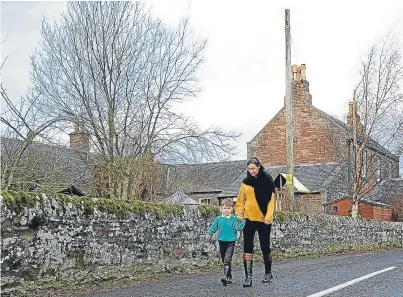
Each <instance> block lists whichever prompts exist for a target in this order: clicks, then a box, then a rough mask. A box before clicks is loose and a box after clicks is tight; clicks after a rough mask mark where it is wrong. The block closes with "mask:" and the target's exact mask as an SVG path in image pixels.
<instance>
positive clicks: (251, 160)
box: [246, 157, 262, 167]
mask: <svg viewBox="0 0 403 297" xmlns="http://www.w3.org/2000/svg"><path fill="white" fill-rule="evenodd" d="M250 164H255V165H256V166H260V167H261V166H262V164H261V163H260V161H259V159H258V158H256V157H250V158H249V159H248V162H246V166H248V165H250Z"/></svg>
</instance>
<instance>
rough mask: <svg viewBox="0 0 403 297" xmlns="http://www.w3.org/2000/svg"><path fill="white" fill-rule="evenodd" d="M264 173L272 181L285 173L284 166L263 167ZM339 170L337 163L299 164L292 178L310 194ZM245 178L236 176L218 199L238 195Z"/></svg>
mask: <svg viewBox="0 0 403 297" xmlns="http://www.w3.org/2000/svg"><path fill="white" fill-rule="evenodd" d="M265 169H266V172H267V173H269V174H270V175H271V177H272V178H273V180H274V179H275V178H276V177H277V176H278V175H279V174H280V173H285V172H286V166H268V167H265ZM338 169H339V165H338V164H337V163H323V164H301V165H295V166H294V176H295V178H297V179H298V180H299V181H300V182H301V183H302V184H303V185H304V186H305V187H307V188H308V190H310V192H321V188H322V186H326V183H329V182H330V179H332V178H333V175H334V173H335V172H336V171H337V170H338ZM245 177H246V172H245V173H243V174H240V175H238V177H237V178H236V179H234V181H233V182H232V183H231V184H229V186H227V187H226V188H224V189H223V192H222V193H221V194H220V195H219V197H234V196H237V195H238V191H239V187H240V185H241V183H242V180H243V179H244V178H245Z"/></svg>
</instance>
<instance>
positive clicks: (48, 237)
mask: <svg viewBox="0 0 403 297" xmlns="http://www.w3.org/2000/svg"><path fill="white" fill-rule="evenodd" d="M1 204H2V205H1V206H2V208H1V231H2V254H1V257H2V259H1V260H2V264H1V265H2V266H1V274H2V291H3V292H5V291H9V290H15V289H17V288H24V289H28V288H34V287H41V286H46V285H47V284H50V283H54V282H57V283H60V284H62V285H71V284H74V283H83V282H90V281H94V280H99V279H110V278H120V277H124V276H131V275H133V274H134V273H141V272H142V271H145V270H156V271H172V270H181V271H186V270H189V269H194V268H197V267H201V266H203V265H208V264H209V262H211V261H216V260H217V251H216V245H215V244H213V243H206V242H205V240H204V234H205V232H206V230H207V228H208V226H209V224H210V223H211V221H212V220H213V218H214V217H215V216H216V215H217V208H215V207H212V206H200V207H199V206H187V207H182V206H172V205H161V204H160V205H158V204H150V203H144V202H139V201H137V202H132V203H127V202H124V201H119V200H110V199H97V200H95V199H90V198H80V197H69V196H64V195H59V196H52V197H51V196H49V195H48V196H47V195H45V194H41V195H37V196H35V195H32V194H30V195H29V194H22V193H15V192H5V191H3V192H2V196H1ZM256 244H257V242H256ZM370 246H396V247H402V246H403V223H391V222H379V221H372V220H360V219H352V218H348V217H337V216H323V215H322V216H319V215H307V214H298V213H276V217H275V223H274V225H273V233H272V247H273V250H274V252H275V253H277V255H280V254H281V255H287V254H296V253H301V254H306V253H326V252H331V251H336V250H342V249H358V248H360V247H370ZM240 252H241V248H238V253H240Z"/></svg>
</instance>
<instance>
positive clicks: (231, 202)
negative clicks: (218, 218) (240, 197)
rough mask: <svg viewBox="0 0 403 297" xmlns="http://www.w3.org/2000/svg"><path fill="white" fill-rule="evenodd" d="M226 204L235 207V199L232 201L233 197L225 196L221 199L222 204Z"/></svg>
mask: <svg viewBox="0 0 403 297" xmlns="http://www.w3.org/2000/svg"><path fill="white" fill-rule="evenodd" d="M224 205H227V206H231V207H234V201H232V199H231V198H225V199H223V200H222V201H221V206H224Z"/></svg>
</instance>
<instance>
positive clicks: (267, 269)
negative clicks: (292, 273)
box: [262, 253, 273, 283]
mask: <svg viewBox="0 0 403 297" xmlns="http://www.w3.org/2000/svg"><path fill="white" fill-rule="evenodd" d="M263 261H264V276H263V279H262V282H263V283H268V282H270V281H271V280H272V279H273V274H272V273H271V264H272V257H271V253H269V254H268V255H266V256H263Z"/></svg>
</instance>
